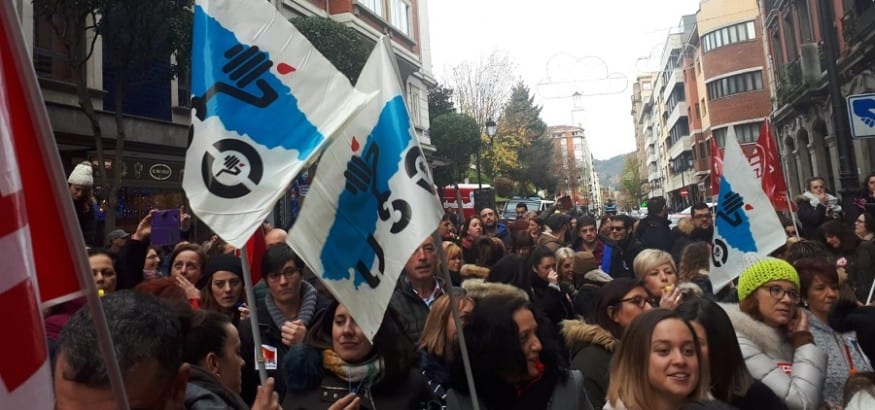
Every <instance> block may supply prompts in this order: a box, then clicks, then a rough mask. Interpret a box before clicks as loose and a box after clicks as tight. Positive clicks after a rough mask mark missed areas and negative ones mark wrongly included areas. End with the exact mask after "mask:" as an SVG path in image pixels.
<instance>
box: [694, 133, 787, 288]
mask: <svg viewBox="0 0 875 410" xmlns="http://www.w3.org/2000/svg"><path fill="white" fill-rule="evenodd" d="M786 242H787V235H786V234H785V233H784V229H783V227H782V226H781V221H780V220H779V219H778V214H776V213H775V208H774V207H773V206H772V202H771V201H770V200H769V198H768V197H767V196H766V194H765V192H763V189H762V185H761V184H760V181H759V179H758V178H757V176H756V174H755V173H754V170H753V168H751V166H750V163H749V162H748V160H747V157H746V156H745V155H744V152H742V151H741V146H739V145H738V140H737V139H736V137H735V131H734V129H733V127H729V132H727V135H726V148H725V151H724V153H723V175H721V176H720V195H719V196H718V199H717V207H716V208H715V215H714V243H713V248H712V255H711V271H710V277H711V284H712V285H713V286H714V291H715V292H716V291H718V290H720V289H722V288H723V287H724V286H726V285H727V284H729V282H731V281H732V280H733V279H735V278H736V277H738V276H739V275H740V274H741V272H742V271H743V270H744V269H745V268H746V267H747V265H748V262H746V261H749V260H756V259H757V258H759V257H765V256H767V255H768V254H769V253H771V252H772V251H774V250H775V249H778V248H779V247H781V245H784V243H786Z"/></svg>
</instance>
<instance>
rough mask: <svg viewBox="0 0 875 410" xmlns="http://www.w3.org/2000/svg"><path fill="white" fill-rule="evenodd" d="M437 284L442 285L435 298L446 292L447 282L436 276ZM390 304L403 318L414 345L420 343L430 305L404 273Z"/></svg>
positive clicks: (405, 330) (402, 320)
mask: <svg viewBox="0 0 875 410" xmlns="http://www.w3.org/2000/svg"><path fill="white" fill-rule="evenodd" d="M435 280H436V281H437V285H436V286H440V289H438V290H437V294H436V295H434V297H435V299H437V298H438V296H440V295H443V294H444V289H445V284H444V283H443V280H441V278H438V277H435ZM389 306H391V307H392V308H393V309H395V311H396V312H398V317H399V319H400V320H401V325H402V326H403V327H404V329H403V330H404V333H405V334H406V335H407V336H408V337H409V338H410V341H409V342H410V343H411V344H413V345H418V344H419V337H420V336H421V335H422V328H424V327H425V319H427V318H428V312H429V310H430V308H429V306H428V305H426V304H425V301H424V300H422V298H420V297H419V295H417V294H416V292H414V291H413V286H412V285H410V281H409V280H407V276H406V275H403V276H402V277H401V279H400V280H399V281H398V286H397V287H395V291H394V293H392V299H390V300H389Z"/></svg>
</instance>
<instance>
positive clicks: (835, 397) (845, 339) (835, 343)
mask: <svg viewBox="0 0 875 410" xmlns="http://www.w3.org/2000/svg"><path fill="white" fill-rule="evenodd" d="M806 313H807V314H808V325H809V327H810V328H811V335H812V336H814V343H815V344H817V346H818V347H820V348H821V349H822V350H823V351H825V352H826V353H827V356H828V359H827V368H826V382H825V384H824V386H823V399H824V400H825V401H829V402H832V403H835V404H841V403H842V389H843V388H844V386H845V381H847V380H848V375H849V374H851V368H850V366H849V363H848V354H850V355H851V359H852V360H853V364H854V368H855V369H856V370H857V371H861V372H871V371H872V365H870V364H869V360H868V358H866V356H864V355H863V352H862V351H861V350H860V345H859V344H858V343H857V334H856V333H855V332H846V333H837V332H836V331H835V330H833V329H832V328H831V327H829V325H828V324H826V323H823V322H822V321H821V320H820V319H818V318H817V316H814V315H813V314H811V313H809V312H808V311H807V310H806Z"/></svg>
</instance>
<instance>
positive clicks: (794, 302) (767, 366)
mask: <svg viewBox="0 0 875 410" xmlns="http://www.w3.org/2000/svg"><path fill="white" fill-rule="evenodd" d="M738 300H739V305H723V308H724V309H725V310H726V313H727V314H728V315H729V318H730V320H731V321H732V325H733V327H734V328H735V333H736V336H737V337H738V345H739V347H741V353H742V355H743V356H744V361H745V364H747V369H748V370H749V371H750V373H751V376H753V378H754V379H757V380H760V381H762V382H763V384H765V385H766V386H768V387H769V388H770V389H772V391H773V392H775V394H776V395H778V397H779V398H781V399H783V400H784V402H785V403H786V404H787V407H788V408H790V409H791V410H796V409H800V410H801V409H816V408H818V406H820V404H821V395H822V392H823V386H824V380H825V378H826V373H825V370H824V369H826V361H827V356H826V353H824V352H823V350H821V348H820V347H818V346H816V345H815V344H814V337H813V336H812V335H811V332H810V331H809V328H808V316H807V315H806V314H805V313H804V312H801V311H800V308H799V306H798V303H799V274H797V273H796V269H794V268H793V266H792V265H790V264H789V263H787V262H785V261H783V260H780V259H775V258H767V259H764V260H761V261H759V262H756V263H754V264H753V265H751V266H750V267H748V268H747V269H745V271H744V272H742V274H741V278H740V279H739V281H738Z"/></svg>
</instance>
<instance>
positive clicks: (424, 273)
mask: <svg viewBox="0 0 875 410" xmlns="http://www.w3.org/2000/svg"><path fill="white" fill-rule="evenodd" d="M437 262H438V261H437V249H436V245H435V243H434V238H433V237H432V236H429V237H428V238H426V239H425V240H424V241H422V243H421V244H420V245H419V247H418V248H416V250H415V251H413V254H412V255H410V258H408V259H407V264H406V265H404V274H403V275H401V278H400V279H398V286H396V287H395V292H394V293H393V294H392V299H391V300H390V301H389V306H391V307H392V308H393V309H395V311H396V312H398V315H399V316H400V319H401V324H402V326H403V327H404V333H405V334H406V335H407V336H409V337H410V342H411V343H413V344H414V345H418V344H419V336H420V335H421V334H422V328H423V327H425V319H426V318H427V317H428V312H429V310H430V309H431V305H432V303H434V301H435V300H436V299H437V298H438V297H440V296H441V295H443V294H444V284H443V281H441V280H440V279H439V278H438V277H437V276H435V272H437V266H438V263H437Z"/></svg>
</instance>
